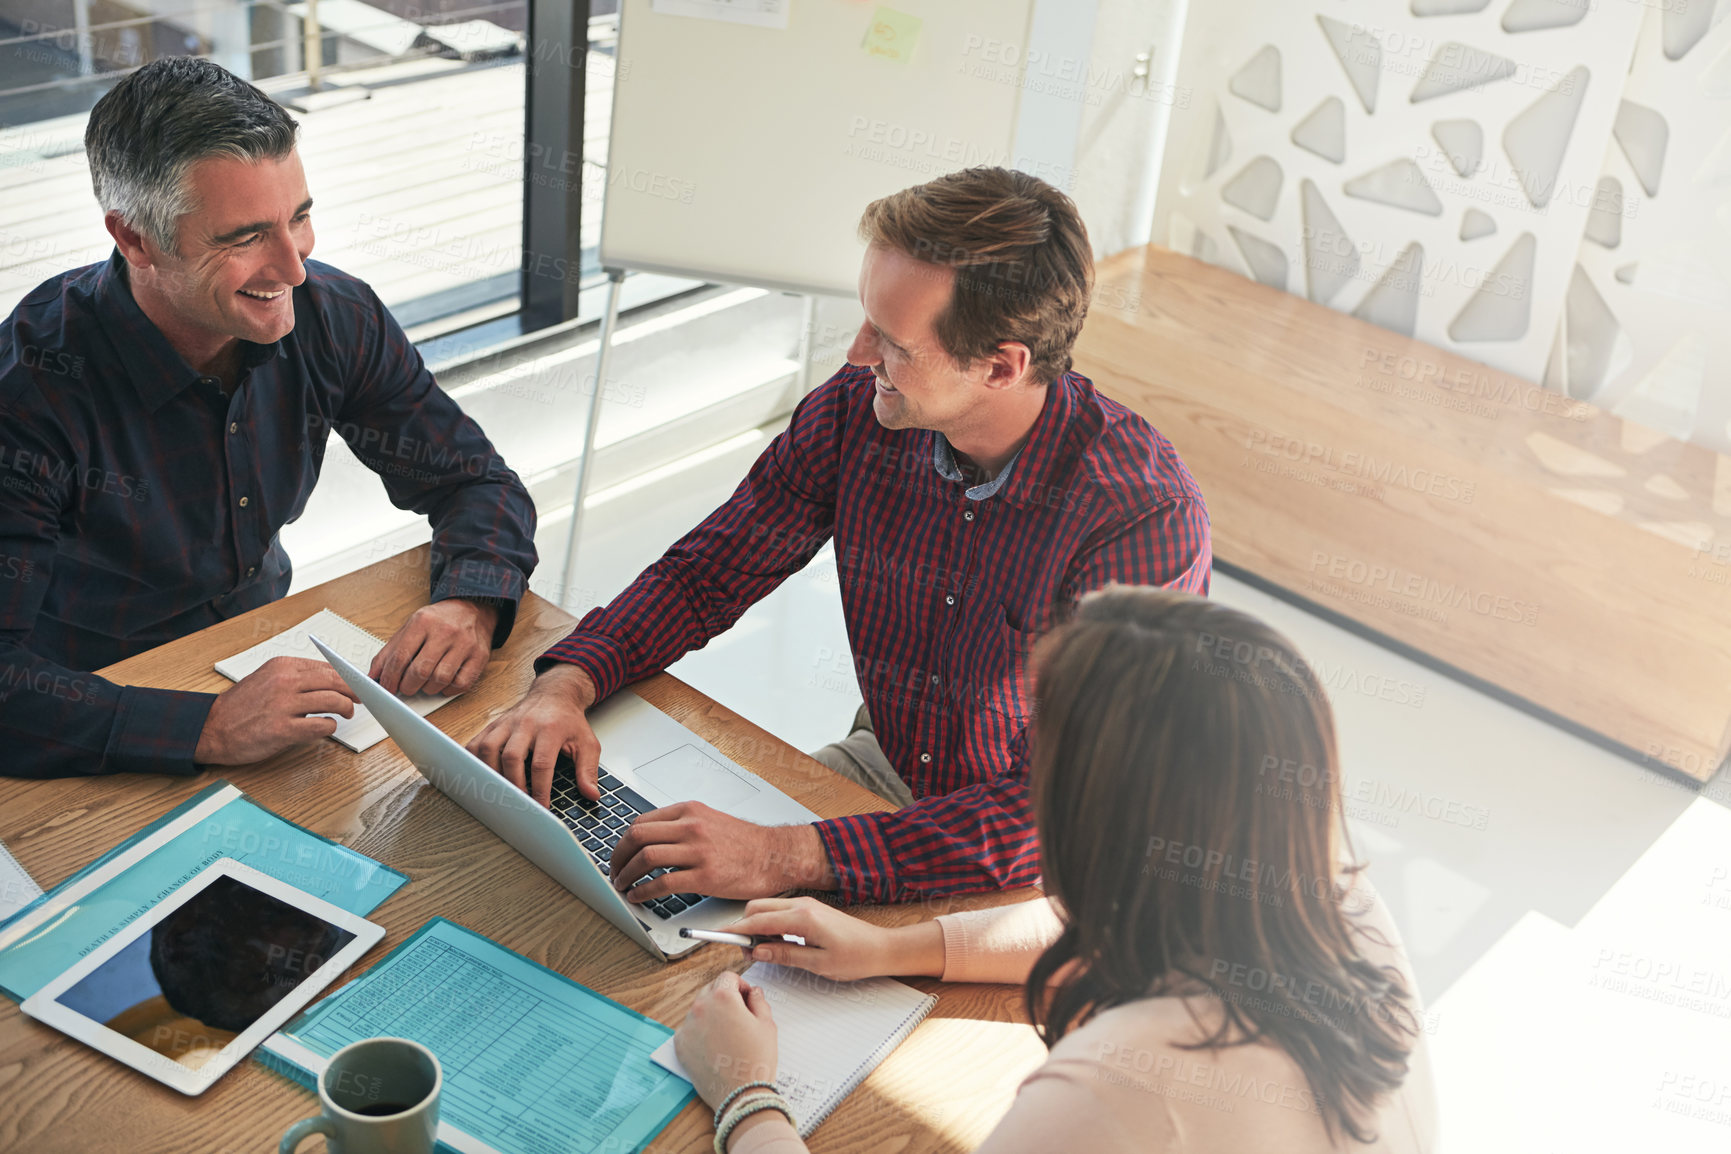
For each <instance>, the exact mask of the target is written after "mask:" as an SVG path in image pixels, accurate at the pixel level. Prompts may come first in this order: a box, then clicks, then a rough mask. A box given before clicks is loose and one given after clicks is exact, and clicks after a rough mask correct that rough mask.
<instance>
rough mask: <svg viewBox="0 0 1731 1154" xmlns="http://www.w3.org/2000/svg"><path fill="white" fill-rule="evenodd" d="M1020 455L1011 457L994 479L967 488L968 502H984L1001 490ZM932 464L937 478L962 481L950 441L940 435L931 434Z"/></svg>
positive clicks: (960, 470) (959, 467)
mask: <svg viewBox="0 0 1731 1154" xmlns="http://www.w3.org/2000/svg"><path fill="white" fill-rule="evenodd" d="M1021 455H1022V451H1021V450H1020V449H1018V450H1017V451H1016V455H1015V456H1014V457H1011V458H1010V460H1009V462H1008V463H1007V464H1005V465H1004V467H1003V468H1002V469H1000V470H998V475H997V476H996V477H993V478H992V479H991V480H990V481H987V482H985V483H984V484H980V485H974V486H972V487H971V488H969V489H968V491H967V494H966V495H967V498H968V500H970V501H984V500H985V499H986V498H987V497H990V496H991V495H992V494H993V493H996V492H997V491H998V490H999V489H1002V488H1003V487H1004V482H1006V481H1008V480H1009V479H1010V471H1011V470H1012V469H1014V468H1015V467H1016V461H1017V459H1018V458H1019V457H1021ZM932 464H933V465H934V466H936V467H937V470H938V476H940V477H942V478H943V479H944V480H946V481H961V480H962V479H963V477H962V468H961V466H960V465H959V464H957V463H956V451H955V449H954V448H952V447H951V445H950V439H949V438H948V437H946V436H944V435H943V434H942V433H938V432H934V433H932Z"/></svg>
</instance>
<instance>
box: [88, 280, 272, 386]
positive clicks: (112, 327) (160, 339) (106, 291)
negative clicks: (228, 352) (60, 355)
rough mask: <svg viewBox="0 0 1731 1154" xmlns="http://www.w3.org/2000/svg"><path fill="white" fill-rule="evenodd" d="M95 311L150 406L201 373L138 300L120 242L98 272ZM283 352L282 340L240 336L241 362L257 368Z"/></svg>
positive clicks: (133, 384)
mask: <svg viewBox="0 0 1731 1154" xmlns="http://www.w3.org/2000/svg"><path fill="white" fill-rule="evenodd" d="M95 295H96V310H97V317H98V319H99V320H100V321H101V323H102V327H103V330H104V331H105V332H106V333H107V334H108V339H109V340H110V341H111V342H112V343H113V345H114V348H115V351H116V352H118V353H119V354H120V360H121V363H122V364H124V365H126V367H127V374H126V375H127V377H128V378H129V379H130V380H131V382H132V387H133V389H134V390H135V391H136V392H137V393H138V399H139V400H140V401H142V402H144V407H145V411H146V412H152V413H153V412H155V411H156V410H157V409H160V408H161V407H162V406H163V405H166V404H167V403H168V402H169V401H171V400H173V399H174V398H175V397H176V396H178V395H179V394H180V393H182V392H184V391H185V390H186V389H188V388H189V387H191V386H192V385H195V384H197V383H198V381H199V380H200V379H201V378H200V377H199V374H198V373H197V372H196V371H194V369H193V367H192V366H191V365H189V364H187V363H186V358H184V357H182V356H181V355H180V354H179V353H178V352H176V351H175V348H174V346H173V345H171V344H169V343H168V338H167V337H165V336H163V335H162V330H161V329H159V328H157V327H156V324H155V322H153V321H152V320H151V319H150V318H149V317H147V316H145V315H144V310H143V309H141V308H139V307H138V302H137V301H136V300H134V299H132V286H131V285H130V284H129V283H128V281H127V279H126V258H125V257H123V256H121V255H120V249H119V248H116V249H115V250H114V252H113V253H112V254H110V256H109V258H108V263H107V264H106V265H104V266H103V267H102V270H101V272H99V273H98V274H97V282H96V294H95ZM281 353H282V342H281V341H276V342H274V343H272V344H268V345H256V344H253V343H252V342H251V341H242V342H241V358H240V359H241V366H242V368H243V369H254V368H257V367H258V366H259V365H261V364H263V363H264V362H265V361H268V360H270V359H271V358H272V357H274V356H278V355H280V354H281Z"/></svg>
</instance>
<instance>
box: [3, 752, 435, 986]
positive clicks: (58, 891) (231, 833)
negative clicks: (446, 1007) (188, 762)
mask: <svg viewBox="0 0 1731 1154" xmlns="http://www.w3.org/2000/svg"><path fill="white" fill-rule="evenodd" d="M225 857H229V858H233V859H234V860H235V861H238V862H243V863H245V864H246V865H249V866H252V867H253V868H254V869H256V870H259V871H261V872H263V873H267V874H269V875H270V876H272V877H274V878H276V879H278V880H279V881H284V882H287V883H288V884H289V885H292V886H294V887H296V888H297V889H301V890H305V891H306V892H307V893H309V894H312V895H313V896H315V897H320V898H323V899H324V900H325V901H327V902H330V903H331V904H332V905H335V906H339V907H341V908H342V909H345V910H348V911H349V912H350V913H353V914H360V915H362V916H365V915H367V914H369V913H371V912H372V911H373V910H374V909H376V908H377V907H378V905H379V903H380V902H382V901H384V900H385V899H386V898H387V897H389V896H391V894H393V893H395V892H396V890H397V887H399V886H401V885H402V884H403V883H404V882H406V881H408V880H409V879H408V878H406V877H404V876H403V875H402V874H400V873H398V872H397V871H396V870H393V869H389V868H387V867H385V866H383V865H381V864H379V863H378V862H376V861H374V860H373V859H372V858H370V857H368V856H367V855H366V854H363V853H358V852H356V851H355V850H352V849H349V848H348V847H347V846H343V845H338V844H337V843H336V842H334V841H331V840H330V839H328V838H324V837H320V836H319V835H318V834H316V833H313V832H312V831H311V830H305V829H302V828H301V827H300V826H298V825H296V824H294V823H293V822H291V821H288V820H286V819H284V818H281V817H278V816H277V815H276V814H274V813H272V812H271V811H270V810H268V809H265V808H264V807H263V806H261V805H259V804H258V803H257V802H255V801H253V800H251V799H250V798H248V797H247V796H246V795H245V794H244V793H242V792H241V791H240V789H239V788H238V787H236V786H234V785H231V784H230V783H228V782H226V781H219V782H217V783H216V784H215V785H212V786H211V787H210V788H209V789H205V790H201V791H200V792H199V793H198V794H196V795H195V796H193V797H192V798H190V799H189V800H188V801H186V802H185V803H184V804H182V805H180V806H177V807H176V808H175V809H173V810H171V811H169V813H168V814H166V815H165V816H163V817H162V818H160V819H158V820H157V821H154V822H152V823H151V824H149V825H147V826H145V827H144V828H143V829H141V830H139V831H138V832H137V833H136V834H134V835H133V836H132V837H130V838H128V839H127V840H126V841H125V842H123V843H121V844H120V845H118V846H116V847H115V848H114V849H112V850H110V851H109V852H108V853H106V854H104V855H103V856H102V857H100V858H98V859H96V861H94V862H92V863H91V864H90V865H88V866H85V867H84V868H83V869H81V870H79V871H78V872H77V873H75V874H73V875H72V876H71V877H69V878H67V879H66V880H65V881H64V882H61V883H60V884H59V885H57V886H55V887H54V888H53V889H52V890H50V891H49V892H47V893H45V894H43V895H42V896H41V897H38V898H36V899H35V900H34V901H33V902H31V903H30V904H29V905H27V906H25V907H24V908H23V909H21V910H19V911H18V912H17V913H15V914H13V915H12V916H11V917H10V918H8V919H6V921H4V922H0V993H4V994H5V995H6V996H7V997H9V998H11V999H12V1000H13V1001H16V1002H22V1001H23V1000H24V999H25V998H28V997H29V996H30V995H32V994H34V993H35V992H36V991H37V990H40V989H41V988H42V987H43V986H45V985H47V984H48V983H49V982H51V981H53V980H54V979H55V978H57V977H59V976H60V975H61V973H63V972H64V971H65V970H66V969H67V967H69V966H71V965H72V964H73V963H74V962H76V961H78V959H80V958H82V957H84V956H85V955H86V954H88V953H90V951H91V950H94V949H95V948H96V947H97V946H99V945H101V944H102V943H103V942H105V941H107V940H108V939H109V938H111V937H113V936H114V934H115V933H117V932H118V931H119V930H121V929H122V928H124V927H125V926H127V925H129V924H130V923H131V922H132V921H133V920H134V919H136V918H137V917H138V916H139V915H141V914H143V913H144V912H145V911H146V910H148V909H150V907H151V906H153V905H155V904H156V903H157V902H159V901H161V900H162V899H163V898H164V897H167V896H168V895H169V894H170V893H173V892H174V890H175V889H176V887H178V886H179V885H180V884H181V883H182V882H184V881H186V880H187V879H188V878H190V877H192V876H193V875H194V874H196V873H198V872H199V871H200V870H202V869H203V868H204V867H205V866H207V865H209V864H210V863H211V862H213V861H216V860H217V859H218V858H225Z"/></svg>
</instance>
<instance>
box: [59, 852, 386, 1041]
mask: <svg viewBox="0 0 1731 1154" xmlns="http://www.w3.org/2000/svg"><path fill="white" fill-rule="evenodd" d="M354 940H355V935H354V934H353V933H351V932H350V931H348V930H346V929H343V928H342V927H340V926H337V925H333V924H331V923H330V922H327V921H324V920H323V919H321V918H319V917H318V916H317V915H315V914H312V913H309V912H308V911H306V910H303V909H300V908H298V907H296V906H292V905H290V904H289V903H287V902H285V901H282V900H281V899H279V898H276V897H273V896H271V895H270V894H267V893H265V892H263V891H262V890H258V889H255V888H253V887H252V886H250V885H247V884H246V883H245V882H244V881H241V880H239V879H238V878H235V877H232V876H226V875H225V876H222V877H218V878H216V879H215V880H214V881H212V882H211V883H210V884H209V885H207V886H205V887H204V889H202V890H201V891H199V892H198V893H196V894H194V895H193V896H192V897H191V898H190V899H188V900H187V901H186V902H185V903H184V904H182V905H181V906H180V907H179V908H178V909H175V910H173V911H172V912H170V913H169V914H168V915H167V916H166V917H164V918H163V919H162V920H161V921H159V922H158V923H157V924H156V925H155V926H153V927H151V929H150V931H149V932H148V933H145V934H141V935H140V936H139V937H138V939H137V940H136V941H134V942H132V943H131V944H130V945H128V946H126V947H125V948H124V949H122V950H120V952H118V953H116V954H115V955H114V956H113V957H111V958H109V959H108V960H107V961H105V962H103V963H102V964H101V965H99V966H97V967H96V968H95V969H94V970H92V971H90V973H88V974H86V975H84V977H82V978H81V979H79V980H78V981H77V982H76V983H75V984H74V985H72V986H70V987H69V988H67V989H66V990H64V991H62V992H61V993H60V994H59V995H58V996H56V997H55V998H54V1001H56V1002H58V1003H59V1004H60V1005H62V1006H65V1007H66V1008H68V1009H70V1010H73V1011H74V1012H76V1013H78V1014H81V1015H83V1016H84V1017H86V1018H88V1019H90V1020H91V1021H93V1022H99V1023H101V1024H102V1025H103V1026H105V1027H107V1028H108V1029H110V1030H113V1031H114V1032H115V1033H117V1034H120V1035H121V1036H122V1037H125V1038H130V1039H131V1040H132V1041H134V1042H137V1043H138V1044H139V1045H141V1046H144V1047H145V1048H146V1049H148V1050H151V1051H153V1052H155V1053H157V1054H160V1055H162V1056H163V1057H165V1058H167V1059H169V1060H170V1061H173V1062H177V1063H179V1064H180V1065H182V1066H186V1067H188V1068H190V1069H198V1068H199V1067H200V1066H203V1065H204V1064H205V1063H206V1062H208V1061H210V1060H211V1059H212V1058H214V1057H216V1055H217V1054H218V1053H219V1052H220V1051H221V1050H222V1048H223V1047H224V1046H226V1045H228V1044H229V1043H230V1042H232V1041H234V1040H235V1038H236V1037H237V1036H238V1035H239V1034H241V1033H242V1032H244V1031H245V1030H246V1028H247V1027H248V1026H250V1025H252V1024H253V1023H254V1022H256V1021H257V1020H258V1019H259V1018H260V1017H262V1016H263V1015H264V1014H265V1013H266V1011H268V1010H269V1009H270V1008H271V1007H272V1006H274V1005H276V1004H277V1003H278V1002H280V1001H281V1000H282V999H283V998H285V997H287V996H288V995H289V994H290V993H292V992H293V991H294V989H295V987H297V986H299V985H300V984H301V983H302V982H305V981H306V980H307V979H308V978H310V977H311V976H312V975H313V974H314V973H316V972H317V971H318V969H319V967H320V966H323V965H324V964H325V963H326V962H327V961H329V960H330V959H331V957H332V956H333V955H335V954H336V953H337V952H338V951H339V950H341V949H342V948H343V947H344V946H346V945H348V944H349V943H350V942H352V941H354Z"/></svg>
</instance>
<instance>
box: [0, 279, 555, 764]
mask: <svg viewBox="0 0 1731 1154" xmlns="http://www.w3.org/2000/svg"><path fill="white" fill-rule="evenodd" d="M306 271H307V276H306V281H305V282H304V283H303V284H302V285H301V286H300V287H299V288H297V289H295V290H294V306H295V327H294V331H293V332H291V333H290V334H289V335H288V336H286V337H284V338H283V339H282V340H280V341H277V342H276V343H275V344H271V345H255V344H250V343H243V344H242V351H243V361H242V371H241V375H240V377H239V378H238V380H237V381H236V382H235V383H234V385H233V391H232V393H231V394H229V395H227V396H225V395H224V394H223V392H222V390H221V387H220V385H219V383H218V382H217V381H216V379H215V378H211V377H200V376H199V374H198V373H197V372H195V371H194V370H193V369H192V368H191V367H190V366H188V365H187V363H186V361H185V360H184V359H182V358H181V356H180V355H179V354H178V353H177V352H175V350H174V349H173V347H172V346H171V345H170V344H169V343H168V340H167V338H165V337H164V336H163V335H162V332H161V331H160V330H159V329H157V327H156V326H155V325H154V324H152V323H151V321H150V320H149V318H147V317H146V316H145V315H144V313H143V312H142V311H141V310H140V309H139V307H138V305H137V303H136V302H135V301H134V300H133V299H132V292H131V290H130V288H129V287H128V284H127V271H126V263H125V261H124V260H123V259H122V258H121V256H120V254H119V252H118V251H117V252H115V253H114V254H113V255H112V256H111V257H110V258H109V259H108V261H107V262H106V263H103V264H95V265H90V266H88V267H86V268H81V269H75V270H73V271H71V272H68V273H65V274H62V275H61V276H57V277H54V278H53V279H51V280H49V281H47V282H46V283H44V284H42V285H40V286H38V287H37V288H36V289H35V290H34V291H33V292H31V293H30V295H29V296H27V297H25V298H24V300H23V301H21V302H20V303H19V305H18V307H17V309H15V310H14V311H13V313H12V315H11V316H10V317H8V318H7V319H6V320H5V321H4V322H3V323H0V739H3V744H4V748H3V749H0V772H3V773H6V774H10V775H12V776H19V777H61V776H68V775H73V774H98V773H118V772H124V771H146V772H166V773H186V774H190V773H193V772H196V767H195V766H194V765H193V761H192V753H193V749H194V747H195V746H196V745H197V743H198V738H199V734H200V733H201V732H202V730H203V727H204V720H205V716H206V715H207V714H208V713H209V711H210V704H211V702H212V701H213V700H214V695H212V694H208V693H186V692H179V691H171V690H160V689H144V688H139V687H120V686H116V685H114V684H112V683H111V682H108V681H106V680H104V679H102V678H99V677H94V676H91V675H90V674H89V673H88V672H86V671H88V670H92V669H100V668H102V667H104V666H107V665H110V664H112V663H114V662H116V661H120V660H122V659H124V658H127V657H130V656H132V655H133V654H135V653H140V652H143V651H144V650H147V649H150V648H152V647H154V646H157V645H161V644H162V643H163V642H166V641H171V640H173V639H175V638H177V637H182V636H185V635H186V634H188V633H192V632H194V631H195V630H198V629H202V628H204V627H205V626H208V625H214V624H216V623H217V622H219V621H222V620H224V619H226V618H229V617H233V616H235V615H236V614H239V613H244V612H245V611H247V610H249V609H254V608H257V607H258V606H260V605H264V604H266V603H268V602H270V601H273V600H275V599H277V598H279V597H281V596H283V595H284V594H285V593H286V592H287V591H288V587H289V578H290V565H289V559H288V556H287V554H286V553H284V551H283V547H282V544H281V543H280V542H279V541H278V539H277V533H278V530H280V529H281V528H282V527H283V525H285V524H287V523H288V522H290V521H293V520H294V519H295V518H296V517H298V516H300V513H301V511H302V510H303V509H304V508H305V507H306V503H307V498H308V496H309V495H311V493H312V491H313V486H314V484H315V483H316V482H317V480H318V476H319V467H320V465H321V464H322V463H323V460H324V452H325V442H326V439H327V437H328V436H329V434H330V433H331V432H332V431H335V432H336V433H337V434H338V435H340V436H341V437H342V438H343V439H344V441H346V442H347V443H348V445H349V447H350V449H352V450H353V451H354V453H355V455H356V456H358V457H359V458H360V459H361V460H362V461H363V462H364V463H365V464H366V465H367V466H368V467H369V468H371V469H372V470H373V471H374V472H376V473H377V474H378V475H379V477H380V479H381V480H382V481H383V482H384V484H385V490H386V492H387V493H389V495H390V498H391V501H392V503H393V504H395V505H396V506H397V507H398V508H402V509H413V510H414V511H416V512H417V513H421V514H424V515H425V516H427V517H428V518H429V519H430V520H431V521H432V523H433V564H432V597H433V599H434V600H435V601H436V600H441V599H444V598H448V597H485V598H498V599H501V600H503V601H504V602H506V604H504V605H503V606H502V607H501V608H500V611H499V628H498V631H497V632H496V633H495V635H494V644H495V645H497V644H499V643H500V642H502V641H503V640H504V639H505V637H506V636H507V635H509V633H510V629H511V624H512V622H513V620H514V619H515V615H516V602H517V600H518V599H519V598H520V597H521V596H522V595H523V592H524V590H525V588H526V587H527V582H528V578H529V574H530V573H531V572H532V571H533V569H534V567H535V545H534V531H535V509H534V506H533V505H532V504H531V502H530V500H529V494H528V492H527V491H526V490H525V489H524V487H523V484H522V482H521V481H520V480H518V478H517V476H516V474H515V473H513V472H511V470H510V469H508V468H506V467H505V463H504V461H503V460H501V459H500V457H499V456H498V454H497V453H495V452H494V451H493V446H492V444H491V442H489V441H488V440H487V437H486V435H485V434H484V433H482V432H481V429H480V427H479V426H478V425H476V424H475V422H474V421H472V420H470V419H469V418H468V417H466V416H465V415H464V414H463V411H462V409H461V408H459V407H458V405H457V403H456V402H455V401H453V400H451V399H450V397H448V396H447V395H446V394H445V393H444V391H443V390H441V389H440V388H439V386H438V384H437V383H436V382H435V381H434V380H433V377H432V374H430V373H429V372H428V371H427V369H426V366H425V365H424V364H423V363H422V361H421V357H420V354H419V353H417V352H416V351H415V348H414V346H413V345H412V344H410V343H409V341H408V338H407V337H406V336H405V335H404V334H403V331H402V329H401V328H400V327H399V326H398V325H397V323H396V322H395V321H394V320H393V319H392V318H391V315H390V313H389V312H388V311H386V309H385V306H384V305H383V304H382V303H380V301H379V299H378V297H377V296H375V295H374V293H373V291H372V290H371V289H370V288H368V287H367V286H366V285H365V284H363V283H362V282H360V281H358V280H356V279H355V278H353V277H351V276H347V275H345V274H344V273H341V272H338V271H337V270H336V269H334V268H331V267H330V266H328V265H324V264H320V263H318V262H314V261H309V262H307V266H306Z"/></svg>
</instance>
